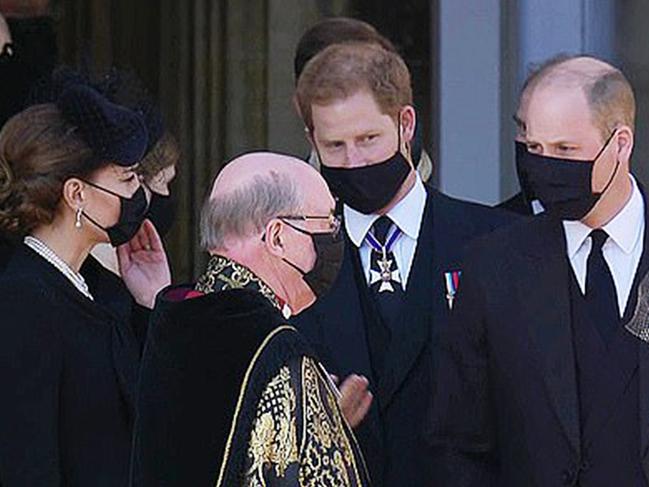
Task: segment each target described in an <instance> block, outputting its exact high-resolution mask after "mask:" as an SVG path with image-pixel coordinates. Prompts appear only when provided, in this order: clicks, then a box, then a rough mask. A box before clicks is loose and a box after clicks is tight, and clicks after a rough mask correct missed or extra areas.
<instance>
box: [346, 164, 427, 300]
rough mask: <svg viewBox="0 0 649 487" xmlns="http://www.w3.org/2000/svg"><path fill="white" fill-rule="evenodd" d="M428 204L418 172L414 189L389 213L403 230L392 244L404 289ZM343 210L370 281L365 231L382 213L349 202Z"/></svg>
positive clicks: (347, 227) (348, 228)
mask: <svg viewBox="0 0 649 487" xmlns="http://www.w3.org/2000/svg"><path fill="white" fill-rule="evenodd" d="M425 206H426V189H425V188H424V183H422V181H421V178H420V177H419V175H417V178H416V179H415V184H414V186H413V187H412V189H411V190H410V191H409V192H408V194H407V195H406V196H405V197H404V198H403V199H402V200H401V201H399V203H397V204H396V205H395V206H394V207H393V208H392V209H391V210H390V211H388V213H387V216H389V217H390V220H392V221H393V222H394V223H395V224H396V225H397V226H398V227H399V229H400V230H401V231H402V232H403V233H402V235H401V237H399V239H398V240H397V241H396V242H395V244H394V246H393V247H392V253H393V254H394V259H395V261H396V264H397V268H398V271H399V277H400V279H401V287H402V288H403V290H404V291H405V290H406V285H407V283H408V276H409V275H410V268H411V267H412V261H413V259H414V257H415V250H416V249H417V238H418V237H419V230H420V228H421V220H422V218H423V216H424V207H425ZM343 211H344V215H345V231H346V232H347V235H348V236H349V238H350V240H351V241H352V242H353V243H354V245H356V247H358V252H359V255H360V259H361V264H362V265H363V271H364V272H365V279H366V280H367V282H368V283H369V282H370V256H371V247H370V246H369V244H368V243H367V242H365V235H367V232H368V231H369V230H370V229H371V228H372V225H374V222H375V221H376V220H378V219H379V217H380V216H381V215H376V214H371V215H366V214H364V213H360V212H358V211H356V210H354V209H353V208H350V207H349V206H347V205H345V207H344V210H343Z"/></svg>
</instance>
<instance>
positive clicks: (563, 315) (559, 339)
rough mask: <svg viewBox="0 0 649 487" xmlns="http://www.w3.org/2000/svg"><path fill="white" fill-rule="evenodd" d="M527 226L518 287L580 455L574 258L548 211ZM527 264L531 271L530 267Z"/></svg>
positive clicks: (560, 413)
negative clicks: (572, 296) (573, 317)
mask: <svg viewBox="0 0 649 487" xmlns="http://www.w3.org/2000/svg"><path fill="white" fill-rule="evenodd" d="M537 218H538V220H535V221H534V222H533V223H532V224H531V225H530V227H529V229H530V232H529V234H528V235H527V236H526V237H527V239H528V240H529V241H528V243H527V245H526V246H525V248H526V249H527V253H526V255H525V256H524V258H525V259H527V260H528V262H527V263H526V264H524V265H523V266H521V267H520V268H521V269H523V272H521V273H520V275H519V276H516V278H517V279H518V282H517V284H518V285H517V286H515V288H516V289H517V290H518V291H519V292H520V295H519V296H517V298H518V300H519V302H520V303H522V306H523V307H524V309H523V310H521V312H524V316H526V317H527V319H528V320H529V321H528V327H529V330H530V334H531V336H532V340H533V341H534V342H535V344H536V349H537V352H538V357H539V359H540V362H541V363H542V369H543V376H544V378H545V382H546V385H547V390H548V395H549V396H550V399H551V402H552V404H553V406H554V410H555V413H556V415H557V418H558V420H559V423H560V424H561V426H562V428H563V430H564V432H565V434H566V437H567V438H568V441H569V442H570V444H571V446H572V447H573V448H574V449H575V451H576V452H577V453H578V454H579V453H580V450H581V442H580V430H579V403H578V398H577V377H576V371H575V356H574V350H573V343H572V341H573V340H572V327H571V312H570V295H569V287H568V286H569V282H570V281H569V279H570V274H569V272H570V263H569V261H568V257H567V255H566V251H565V237H564V235H563V229H562V226H561V223H560V222H559V221H556V220H553V219H551V218H549V217H548V216H546V215H543V216H539V217H537ZM527 269H529V272H528V271H526V270H527Z"/></svg>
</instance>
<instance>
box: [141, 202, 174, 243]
mask: <svg viewBox="0 0 649 487" xmlns="http://www.w3.org/2000/svg"><path fill="white" fill-rule="evenodd" d="M176 207H177V201H176V198H174V197H173V196H171V194H168V195H162V194H158V193H155V192H153V191H151V201H150V202H149V211H147V214H146V217H147V218H148V219H149V220H151V223H153V225H155V228H156V230H158V233H159V234H160V236H161V237H164V236H165V235H167V233H169V230H171V227H172V226H173V224H174V220H175V219H176Z"/></svg>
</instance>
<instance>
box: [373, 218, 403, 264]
mask: <svg viewBox="0 0 649 487" xmlns="http://www.w3.org/2000/svg"><path fill="white" fill-rule="evenodd" d="M402 233H403V232H402V231H401V229H400V228H399V227H398V226H396V225H395V224H394V223H393V224H392V226H391V227H390V230H388V237H387V238H386V239H385V245H381V243H380V242H379V241H378V239H377V238H376V237H375V236H374V234H373V233H372V232H367V235H366V236H365V241H366V242H367V243H368V245H369V246H370V247H372V250H374V251H375V252H378V253H379V254H381V255H383V256H386V255H387V254H388V253H390V252H392V247H394V244H395V243H396V241H397V240H399V237H400V236H401V235H402Z"/></svg>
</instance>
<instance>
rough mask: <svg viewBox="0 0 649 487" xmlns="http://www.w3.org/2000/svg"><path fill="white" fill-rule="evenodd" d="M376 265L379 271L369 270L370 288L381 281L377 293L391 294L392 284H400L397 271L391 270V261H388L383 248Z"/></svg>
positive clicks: (392, 290)
mask: <svg viewBox="0 0 649 487" xmlns="http://www.w3.org/2000/svg"><path fill="white" fill-rule="evenodd" d="M377 263H378V264H379V269H380V271H375V270H374V269H370V286H371V285H374V284H375V283H377V282H379V281H381V285H380V286H379V292H380V293H382V292H385V291H388V292H391V293H393V292H394V288H393V287H392V282H396V283H398V284H401V278H400V276H399V271H398V270H396V269H395V270H391V269H392V259H388V256H387V253H386V251H385V248H383V256H382V257H381V258H380V259H378V260H377Z"/></svg>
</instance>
